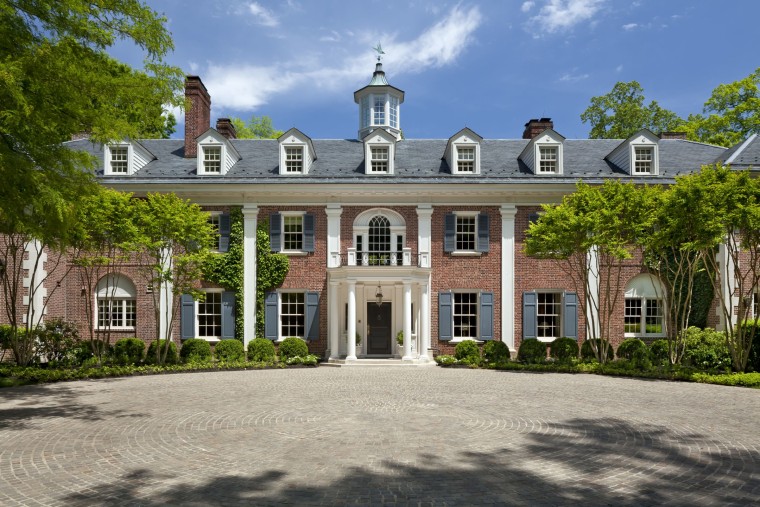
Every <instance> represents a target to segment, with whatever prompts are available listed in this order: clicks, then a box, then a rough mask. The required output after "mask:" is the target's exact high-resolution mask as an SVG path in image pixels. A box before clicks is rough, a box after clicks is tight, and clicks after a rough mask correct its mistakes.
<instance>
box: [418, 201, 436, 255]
mask: <svg viewBox="0 0 760 507" xmlns="http://www.w3.org/2000/svg"><path fill="white" fill-rule="evenodd" d="M432 217H433V206H432V205H430V204H420V205H418V206H417V231H418V232H417V234H418V236H417V256H418V266H419V267H421V268H429V267H430V253H431V251H432V242H433V240H432V234H433V229H432Z"/></svg>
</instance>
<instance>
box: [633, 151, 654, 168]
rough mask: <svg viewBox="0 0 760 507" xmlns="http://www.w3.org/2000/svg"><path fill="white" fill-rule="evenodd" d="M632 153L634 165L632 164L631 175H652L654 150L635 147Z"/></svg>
mask: <svg viewBox="0 0 760 507" xmlns="http://www.w3.org/2000/svg"><path fill="white" fill-rule="evenodd" d="M633 152H634V157H635V159H634V163H633V173H634V174H652V163H653V161H654V148H652V147H642V148H639V147H636V148H634V149H633Z"/></svg>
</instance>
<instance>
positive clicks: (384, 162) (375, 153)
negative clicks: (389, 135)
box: [370, 147, 389, 173]
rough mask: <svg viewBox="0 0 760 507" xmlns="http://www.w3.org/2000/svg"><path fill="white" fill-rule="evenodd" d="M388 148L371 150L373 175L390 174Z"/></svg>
mask: <svg viewBox="0 0 760 507" xmlns="http://www.w3.org/2000/svg"><path fill="white" fill-rule="evenodd" d="M388 151H389V150H388V148H387V147H382V148H370V155H371V156H372V160H371V168H372V172H373V173H387V172H388Z"/></svg>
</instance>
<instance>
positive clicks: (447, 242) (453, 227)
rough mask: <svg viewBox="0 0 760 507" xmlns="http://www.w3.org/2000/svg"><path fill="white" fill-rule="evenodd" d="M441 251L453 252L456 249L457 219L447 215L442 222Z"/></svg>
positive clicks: (453, 215) (450, 214) (452, 215)
mask: <svg viewBox="0 0 760 507" xmlns="http://www.w3.org/2000/svg"><path fill="white" fill-rule="evenodd" d="M443 225H444V227H443V251H444V252H453V251H454V250H456V247H457V217H456V215H455V214H454V213H447V214H446V216H445V217H444V222H443Z"/></svg>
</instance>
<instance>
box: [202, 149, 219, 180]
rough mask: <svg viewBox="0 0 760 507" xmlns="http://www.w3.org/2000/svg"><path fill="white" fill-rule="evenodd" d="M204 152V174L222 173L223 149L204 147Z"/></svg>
mask: <svg viewBox="0 0 760 507" xmlns="http://www.w3.org/2000/svg"><path fill="white" fill-rule="evenodd" d="M201 149H202V150H203V172H204V173H206V174H221V173H222V147H221V146H202V147H201Z"/></svg>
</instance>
